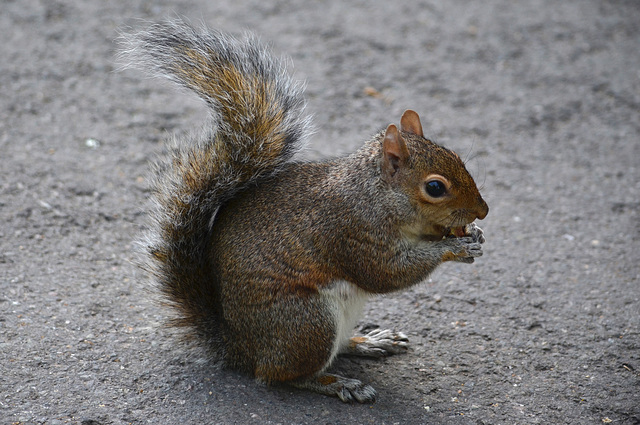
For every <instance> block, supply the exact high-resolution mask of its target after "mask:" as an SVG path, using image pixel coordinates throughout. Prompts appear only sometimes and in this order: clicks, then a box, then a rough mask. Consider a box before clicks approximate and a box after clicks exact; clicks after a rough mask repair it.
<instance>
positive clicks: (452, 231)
mask: <svg viewBox="0 0 640 425" xmlns="http://www.w3.org/2000/svg"><path fill="white" fill-rule="evenodd" d="M466 234H467V233H466V226H461V227H450V228H447V229H446V233H445V235H444V237H445V238H461V237H463V236H464V235H466Z"/></svg>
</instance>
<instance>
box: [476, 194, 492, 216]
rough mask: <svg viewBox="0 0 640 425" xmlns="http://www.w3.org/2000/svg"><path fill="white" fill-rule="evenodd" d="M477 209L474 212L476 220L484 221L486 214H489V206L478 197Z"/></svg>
mask: <svg viewBox="0 0 640 425" xmlns="http://www.w3.org/2000/svg"><path fill="white" fill-rule="evenodd" d="M478 204H479V205H478V209H477V210H476V217H478V220H482V219H484V218H485V217H486V216H487V214H489V205H487V203H486V202H485V201H484V199H482V197H478Z"/></svg>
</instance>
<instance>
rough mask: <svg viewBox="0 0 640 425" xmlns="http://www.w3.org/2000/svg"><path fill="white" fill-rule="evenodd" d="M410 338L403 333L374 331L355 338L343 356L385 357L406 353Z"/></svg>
mask: <svg viewBox="0 0 640 425" xmlns="http://www.w3.org/2000/svg"><path fill="white" fill-rule="evenodd" d="M408 348H409V338H407V336H406V335H405V334H403V333H402V332H393V331H392V330H390V329H374V330H373V331H371V332H369V333H368V334H366V335H363V336H354V337H352V338H351V339H350V340H349V345H347V346H346V348H345V350H344V351H343V352H342V353H341V354H345V355H352V356H361V357H385V356H389V355H392V354H402V353H406V352H407V350H408Z"/></svg>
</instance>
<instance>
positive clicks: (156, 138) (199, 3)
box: [0, 0, 640, 425]
mask: <svg viewBox="0 0 640 425" xmlns="http://www.w3.org/2000/svg"><path fill="white" fill-rule="evenodd" d="M167 16H184V17H186V18H188V19H190V20H191V21H192V22H194V23H198V22H205V23H206V24H207V25H209V26H211V27H215V28H219V29H221V30H224V31H228V32H231V33H233V34H237V35H240V34H242V33H243V32H244V31H246V30H249V31H252V32H254V33H256V34H258V35H259V36H260V37H261V39H262V40H263V41H265V42H268V43H270V44H271V45H272V46H273V49H274V51H275V52H276V53H277V54H284V55H288V56H290V57H291V58H292V61H291V63H292V65H291V68H292V72H294V73H295V75H296V77H297V78H299V79H304V80H306V81H307V91H306V93H307V99H308V101H309V110H310V111H311V112H312V113H313V115H314V121H315V124H316V126H317V131H316V133H315V135H314V137H313V138H312V139H311V140H310V143H309V147H308V149H307V151H306V152H305V155H307V156H308V157H309V158H324V157H329V156H334V155H340V154H344V153H346V152H349V151H352V150H354V149H356V148H357V147H358V146H359V145H360V144H361V143H362V142H363V141H364V140H366V139H367V138H368V137H370V135H372V134H374V133H375V132H377V131H378V130H379V129H381V128H384V127H386V125H387V124H389V123H390V122H398V120H399V118H400V115H401V113H402V111H404V110H405V109H407V108H411V109H414V110H416V111H417V112H418V113H419V114H420V115H421V117H422V120H423V126H424V128H425V133H426V134H427V135H428V137H430V138H432V139H433V140H435V141H437V142H439V143H441V144H444V145H446V146H447V147H450V148H452V149H454V150H456V151H458V152H459V153H460V154H461V156H463V157H465V158H467V159H468V167H469V169H470V170H471V171H472V173H473V174H474V175H475V177H476V180H477V181H479V183H480V184H481V185H482V186H483V189H482V192H483V195H484V197H485V199H486V200H487V202H488V203H489V205H490V206H491V212H490V214H489V216H488V217H487V218H486V219H485V220H484V221H483V222H482V223H480V224H481V226H482V227H483V228H484V230H485V234H486V237H487V243H486V244H485V255H484V256H483V257H482V258H480V259H479V260H478V261H476V263H475V264H473V265H466V264H460V265H455V264H445V265H443V266H442V267H441V268H440V269H439V271H438V272H437V273H435V274H434V275H433V276H432V277H431V278H430V279H429V280H428V281H427V282H424V283H423V284H420V285H418V286H416V287H414V288H412V289H411V290H409V291H407V292H403V293H394V294H391V295H388V296H384V297H379V298H376V299H374V300H373V301H371V302H370V303H369V304H368V306H367V308H366V315H365V317H364V318H363V320H362V322H361V325H376V326H380V327H383V328H393V329H396V330H399V331H403V332H405V333H406V334H407V335H408V336H409V338H410V341H411V349H410V351H409V353H407V354H405V355H400V356H395V357H388V358H385V359H383V360H358V359H351V358H345V359H340V360H339V361H338V362H337V363H336V364H335V366H334V369H335V370H336V371H338V372H340V373H343V374H345V375H349V376H351V377H354V378H358V379H360V380H362V381H364V382H367V383H369V384H371V385H372V386H374V387H375V388H376V389H377V390H378V400H377V402H376V403H375V404H373V405H358V404H354V405H349V404H343V403H341V402H340V401H339V400H338V399H335V398H328V397H323V396H320V395H316V394H313V393H308V392H304V391H298V390H293V389H290V388H287V387H278V386H275V387H267V386H264V385H261V384H257V383H255V382H254V381H253V380H252V379H251V378H248V377H246V376H243V375H240V374H237V373H235V372H233V371H228V370H225V369H223V368H220V367H219V366H217V365H215V364H211V363H210V362H208V361H207V360H206V358H205V356H204V355H203V353H202V352H201V351H199V350H198V349H197V348H195V347H191V346H188V345H184V344H182V343H179V342H178V339H176V335H175V334H174V331H172V330H171V329H169V328H167V327H166V326H165V325H164V323H165V319H166V317H167V315H168V312H167V311H166V310H165V309H164V308H162V307H161V306H158V304H156V303H155V302H154V294H153V291H149V289H148V288H149V286H148V280H147V277H146V276H145V275H144V273H142V272H141V271H139V270H138V269H137V268H136V267H135V266H134V265H132V258H133V247H132V245H133V241H134V239H135V237H136V235H137V234H138V233H139V232H140V231H141V230H142V227H143V224H144V221H145V210H146V208H147V204H146V203H145V200H146V199H147V197H148V190H147V187H148V186H147V183H148V182H147V175H148V171H149V167H148V164H149V161H150V160H151V159H152V158H153V157H154V156H155V155H157V154H158V153H160V152H162V150H163V142H164V140H165V139H166V138H167V137H170V136H171V135H178V136H179V135H180V134H183V133H185V132H187V131H190V129H193V128H196V127H198V126H201V125H202V124H203V122H204V119H205V117H206V111H205V108H204V106H203V105H202V104H201V103H200V102H199V101H198V100H197V99H195V98H194V97H193V96H190V95H188V94H186V93H182V92H180V91H177V90H176V89H174V88H173V87H172V86H170V85H168V84H165V83H164V82H161V81H157V80H153V79H148V78H145V77H144V76H143V75H141V74H140V73H138V72H134V71H123V72H119V71H118V69H117V68H118V66H117V64H116V62H115V60H114V56H115V53H116V50H117V44H116V43H115V42H114V39H115V38H116V37H117V36H118V31H119V29H121V28H125V27H134V28H135V27H138V26H140V21H139V19H144V20H151V21H155V20H159V19H162V18H164V17H167ZM0 29H1V36H0V39H1V40H2V42H1V43H0V58H1V59H0V89H1V90H0V93H1V95H0V164H1V171H0V423H2V424H51V425H54V424H67V423H71V424H83V425H97V424H147V423H149V424H203V423H210V424H603V423H604V424H607V423H612V424H638V423H640V396H639V394H638V392H639V390H640V287H639V285H640V283H639V277H640V265H639V264H640V243H639V242H638V240H639V238H640V217H639V211H640V3H639V2H637V1H624V0H609V1H605V0H564V1H552V0H531V1H526V2H524V1H523V2H514V1H508V0H486V1H477V2H468V1H464V0H452V1H447V2H438V1H434V0H418V1H394V2H391V1H381V0H371V1H353V2H344V1H337V0H319V1H302V0H289V1H285V0H235V1H232V2H231V1H216V2H213V1H203V0H196V1H183V0H175V1H166V0H159V1H153V2H151V1H130V0H126V1H125V0H115V1H108V2H107V1H97V0H87V1H70V0H41V1H39V0H2V1H0Z"/></svg>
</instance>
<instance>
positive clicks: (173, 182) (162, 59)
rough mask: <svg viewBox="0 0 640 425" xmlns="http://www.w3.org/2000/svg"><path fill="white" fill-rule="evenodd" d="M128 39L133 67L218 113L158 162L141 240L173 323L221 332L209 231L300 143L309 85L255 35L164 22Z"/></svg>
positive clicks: (306, 127) (304, 131)
mask: <svg viewBox="0 0 640 425" xmlns="http://www.w3.org/2000/svg"><path fill="white" fill-rule="evenodd" d="M122 41H123V44H124V53H123V56H124V58H125V59H126V60H127V61H128V62H129V64H128V66H130V67H135V68H139V69H141V70H143V71H145V72H147V73H149V74H151V75H153V76H163V77H166V78H168V79H169V80H171V81H173V82H175V83H177V84H179V85H180V86H182V87H185V88H187V89H189V90H192V91H193V92H195V93H196V94H197V95H198V96H199V97H200V98H201V99H203V100H204V101H205V102H206V104H207V106H208V107H209V110H210V112H211V116H212V120H211V121H212V122H211V125H210V127H209V128H208V129H206V131H205V132H203V133H201V134H198V135H192V136H191V137H190V140H186V141H184V140H182V141H180V144H175V146H173V147H172V150H171V153H170V155H169V156H168V158H167V159H165V160H161V161H159V162H158V163H156V173H155V181H154V183H153V201H154V206H155V208H154V211H153V212H152V214H151V217H152V219H151V222H150V223H149V231H148V233H147V235H146V237H145V239H144V240H143V241H142V245H143V247H142V248H143V254H144V257H145V258H144V259H143V267H145V268H146V269H147V270H149V271H150V272H151V273H152V274H153V275H154V276H155V277H156V280H157V281H158V284H159V287H160V290H161V291H162V292H163V293H164V294H165V295H166V299H167V301H168V302H169V303H170V304H172V305H174V306H175V307H176V308H177V309H178V310H179V312H180V317H179V318H178V320H176V324H178V325H186V326H190V327H194V326H195V330H196V331H197V333H198V334H200V335H201V336H204V337H207V338H215V337H216V336H217V335H216V334H217V331H216V328H217V327H218V323H216V312H217V311H219V304H218V299H217V296H216V294H215V287H216V285H215V282H211V281H210V280H211V279H212V278H213V276H212V274H211V273H209V271H208V270H206V260H205V258H204V256H205V255H204V253H205V250H206V244H207V241H208V238H209V230H210V229H211V226H212V225H213V223H214V221H215V216H216V213H217V211H218V209H219V208H220V207H221V206H222V205H223V204H224V203H225V202H226V201H228V200H229V199H231V198H232V197H233V196H234V194H235V193H237V192H238V191H239V190H241V189H242V188H244V187H246V186H247V185H250V184H252V183H254V182H256V181H258V180H260V179H262V178H265V177H268V176H270V175H273V174H274V173H276V172H277V171H278V170H279V169H280V168H281V167H282V166H283V165H284V164H286V163H287V162H289V161H290V160H291V157H292V156H293V155H294V153H296V152H297V151H298V150H299V149H300V147H301V146H302V144H303V142H304V138H305V137H306V135H307V133H308V132H309V129H310V122H309V119H308V118H307V117H306V116H305V115H304V106H305V101H304V98H303V95H302V85H301V84H299V83H297V82H295V81H293V80H292V79H291V78H290V77H289V75H288V74H287V73H286V72H285V66H284V63H282V62H281V61H278V60H276V59H274V58H273V56H272V55H271V54H270V52H269V50H268V49H267V48H265V47H264V46H262V45H261V44H260V43H259V42H258V41H257V40H256V39H255V38H252V37H247V38H245V39H244V40H237V39H234V38H232V37H230V36H228V35H225V34H222V33H220V32H217V31H212V30H209V29H206V28H202V29H201V30H197V29H195V28H193V27H191V26H190V25H188V24H186V23H184V22H181V21H165V22H163V23H159V24H155V25H152V26H151V27H150V28H148V29H146V30H144V31H140V32H138V33H134V34H128V35H124V36H123V37H122Z"/></svg>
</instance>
